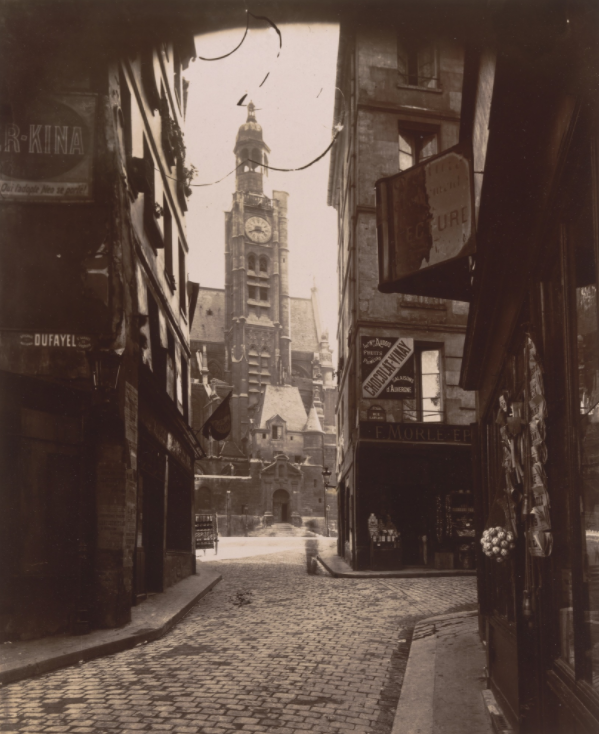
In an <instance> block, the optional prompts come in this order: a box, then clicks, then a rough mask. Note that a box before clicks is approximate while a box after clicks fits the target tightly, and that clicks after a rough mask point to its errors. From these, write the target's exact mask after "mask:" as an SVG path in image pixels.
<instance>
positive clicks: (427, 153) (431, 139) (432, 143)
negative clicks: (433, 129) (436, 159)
mask: <svg viewBox="0 0 599 734" xmlns="http://www.w3.org/2000/svg"><path fill="white" fill-rule="evenodd" d="M433 155H437V136H436V135H424V136H423V137H422V148H421V149H420V157H419V161H418V162H420V161H423V160H426V158H430V157H431V156H433Z"/></svg>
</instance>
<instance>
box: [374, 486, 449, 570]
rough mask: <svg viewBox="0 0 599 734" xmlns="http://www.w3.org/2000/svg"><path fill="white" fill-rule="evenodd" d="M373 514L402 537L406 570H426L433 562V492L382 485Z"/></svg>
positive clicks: (430, 488)
mask: <svg viewBox="0 0 599 734" xmlns="http://www.w3.org/2000/svg"><path fill="white" fill-rule="evenodd" d="M373 499H375V500H376V501H375V502H374V503H373V505H372V509H371V510H370V511H371V512H374V514H375V515H376V516H377V518H379V519H380V518H386V516H387V515H389V518H390V520H391V522H392V523H393V525H395V527H396V529H397V530H398V531H399V533H400V535H401V546H402V563H403V565H404V566H427V565H429V564H431V563H432V562H433V560H434V548H433V545H434V535H435V527H434V519H435V506H434V491H433V488H432V487H430V486H427V485H423V484H399V485H383V486H380V487H379V492H378V496H376V497H373Z"/></svg>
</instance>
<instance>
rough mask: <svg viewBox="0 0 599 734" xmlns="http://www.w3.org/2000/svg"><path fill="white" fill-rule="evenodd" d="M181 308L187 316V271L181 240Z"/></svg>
mask: <svg viewBox="0 0 599 734" xmlns="http://www.w3.org/2000/svg"><path fill="white" fill-rule="evenodd" d="M179 308H180V309H181V313H183V314H187V270H186V268H185V250H184V249H183V245H182V244H181V240H179Z"/></svg>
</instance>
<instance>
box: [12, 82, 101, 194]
mask: <svg viewBox="0 0 599 734" xmlns="http://www.w3.org/2000/svg"><path fill="white" fill-rule="evenodd" d="M95 114H96V97H95V96H94V95H90V94H68V95H61V96H44V97H41V96H40V97H38V98H36V99H34V100H32V101H30V102H27V103H19V104H17V103H14V104H12V103H7V102H5V103H4V104H0V202H2V201H20V202H24V201H33V202H40V201H48V202H72V201H91V199H92V173H93V151H94V120H95Z"/></svg>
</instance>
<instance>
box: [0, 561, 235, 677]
mask: <svg viewBox="0 0 599 734" xmlns="http://www.w3.org/2000/svg"><path fill="white" fill-rule="evenodd" d="M221 578H222V577H221V575H220V574H218V573H216V572H215V571H213V570H208V569H205V568H202V567H201V566H200V564H198V570H197V573H196V575H195V576H189V577H188V578H186V579H184V580H183V581H180V582H179V583H178V584H175V586H171V587H170V588H168V589H167V590H166V591H165V592H164V593H163V594H156V595H155V596H152V597H150V598H149V599H147V600H146V601H144V602H143V603H142V604H140V605H139V606H137V607H133V609H132V610H131V622H129V623H128V624H126V625H125V626H124V627H119V628H118V629H107V630H94V631H93V632H90V633H89V634H87V635H81V636H72V637H45V638H43V639H41V640H29V641H27V642H6V643H4V644H3V645H0V651H1V652H0V683H1V684H6V683H14V682H15V681H18V680H23V679H24V678H31V677H33V676H35V675H41V674H42V673H49V672H50V671H52V670H57V669H58V668H66V667H67V666H69V665H76V664H78V663H81V662H84V661H87V660H93V659H94V658H99V657H102V656H104V655H112V654H114V653H116V652H121V651H122V650H128V649H130V648H132V647H135V646H136V645H138V644H141V643H144V642H151V641H152V640H157V639H158V638H159V637H162V636H163V635H165V634H166V633H167V632H168V631H169V630H170V629H171V628H172V627H173V626H174V625H175V624H177V622H179V620H180V619H181V618H182V617H184V616H185V614H186V613H187V612H188V611H189V609H191V607H192V606H193V605H194V604H195V603H196V602H197V601H198V600H199V599H201V598H202V597H203V596H204V595H205V594H207V593H208V592H209V591H211V590H212V588H213V587H214V586H216V584H217V583H218V582H219V581H220V580H221Z"/></svg>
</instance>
